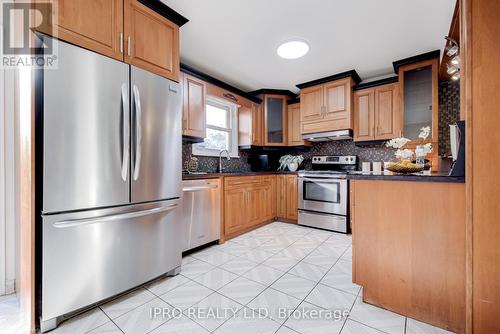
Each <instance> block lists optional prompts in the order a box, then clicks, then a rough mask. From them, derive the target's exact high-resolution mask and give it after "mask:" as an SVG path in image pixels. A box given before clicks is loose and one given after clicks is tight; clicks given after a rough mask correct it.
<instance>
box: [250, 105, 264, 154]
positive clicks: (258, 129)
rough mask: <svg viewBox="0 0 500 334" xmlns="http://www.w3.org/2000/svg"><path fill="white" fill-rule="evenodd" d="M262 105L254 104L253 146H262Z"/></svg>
mask: <svg viewBox="0 0 500 334" xmlns="http://www.w3.org/2000/svg"><path fill="white" fill-rule="evenodd" d="M262 118H263V117H262V105H261V104H258V103H253V104H252V145H254V146H262V144H263V140H262V126H263V124H262Z"/></svg>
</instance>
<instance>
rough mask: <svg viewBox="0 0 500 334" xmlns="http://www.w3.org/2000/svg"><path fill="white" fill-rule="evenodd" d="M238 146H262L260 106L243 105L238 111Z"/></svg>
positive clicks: (255, 104)
mask: <svg viewBox="0 0 500 334" xmlns="http://www.w3.org/2000/svg"><path fill="white" fill-rule="evenodd" d="M238 145H239V146H262V109H261V107H260V104H258V103H251V104H250V105H246V104H243V105H241V106H240V108H239V109H238Z"/></svg>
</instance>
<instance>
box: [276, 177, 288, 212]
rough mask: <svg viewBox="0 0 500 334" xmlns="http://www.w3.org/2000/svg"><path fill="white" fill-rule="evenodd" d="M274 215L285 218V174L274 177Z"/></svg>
mask: <svg viewBox="0 0 500 334" xmlns="http://www.w3.org/2000/svg"><path fill="white" fill-rule="evenodd" d="M276 191H277V193H276V203H277V204H276V215H277V216H278V217H281V218H286V213H287V210H286V199H287V193H286V175H278V176H277V179H276Z"/></svg>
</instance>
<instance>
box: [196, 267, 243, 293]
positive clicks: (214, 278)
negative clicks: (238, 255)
mask: <svg viewBox="0 0 500 334" xmlns="http://www.w3.org/2000/svg"><path fill="white" fill-rule="evenodd" d="M237 277H238V276H237V275H236V274H233V273H231V272H229V271H226V270H224V269H220V268H215V269H212V270H210V271H209V272H208V273H205V274H203V275H200V276H198V277H196V278H194V281H195V282H198V283H200V284H202V285H204V286H206V287H207V288H210V289H212V290H218V289H220V288H222V287H223V286H224V285H226V284H227V283H229V282H231V281H232V280H234V279H236V278H237Z"/></svg>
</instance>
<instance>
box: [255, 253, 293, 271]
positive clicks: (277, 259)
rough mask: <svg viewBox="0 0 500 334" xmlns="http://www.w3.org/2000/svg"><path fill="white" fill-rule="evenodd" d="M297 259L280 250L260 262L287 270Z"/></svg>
mask: <svg viewBox="0 0 500 334" xmlns="http://www.w3.org/2000/svg"><path fill="white" fill-rule="evenodd" d="M298 262H299V260H297V259H294V258H291V257H288V256H285V255H283V254H282V253H281V252H280V253H278V254H276V255H274V256H272V257H270V258H269V259H267V260H266V261H264V262H263V263H262V264H264V265H266V266H268V267H271V268H274V269H277V270H281V271H284V272H285V271H288V270H290V269H291V268H292V267H293V266H295V265H296V264H297V263H298Z"/></svg>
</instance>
